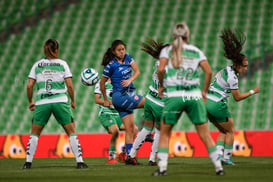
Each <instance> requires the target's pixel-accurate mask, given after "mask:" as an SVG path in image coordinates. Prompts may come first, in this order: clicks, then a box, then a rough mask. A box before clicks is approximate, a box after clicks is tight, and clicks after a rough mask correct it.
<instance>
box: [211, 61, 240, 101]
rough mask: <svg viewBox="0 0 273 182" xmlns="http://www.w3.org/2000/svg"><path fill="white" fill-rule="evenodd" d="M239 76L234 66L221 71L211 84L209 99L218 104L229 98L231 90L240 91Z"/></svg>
mask: <svg viewBox="0 0 273 182" xmlns="http://www.w3.org/2000/svg"><path fill="white" fill-rule="evenodd" d="M238 76H239V74H238V73H236V72H235V70H234V68H233V67H232V66H227V67H226V68H224V69H222V70H220V71H219V72H218V73H216V75H215V77H214V79H213V81H212V82H211V84H210V87H209V92H208V94H207V98H208V99H210V100H213V101H216V102H218V101H220V100H222V99H226V98H228V97H229V96H230V93H231V92H230V90H237V89H239V86H238Z"/></svg>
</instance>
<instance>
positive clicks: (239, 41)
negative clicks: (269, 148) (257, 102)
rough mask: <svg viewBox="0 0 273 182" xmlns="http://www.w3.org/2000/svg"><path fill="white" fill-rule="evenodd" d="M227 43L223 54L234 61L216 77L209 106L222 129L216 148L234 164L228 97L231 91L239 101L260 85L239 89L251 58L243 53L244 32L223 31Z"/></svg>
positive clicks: (216, 123)
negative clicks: (240, 79) (247, 89)
mask: <svg viewBox="0 0 273 182" xmlns="http://www.w3.org/2000/svg"><path fill="white" fill-rule="evenodd" d="M220 37H221V38H222V40H223V43H224V51H225V54H224V56H225V57H226V58H227V59H229V60H231V61H232V62H233V64H232V65H231V66H227V67H225V68H224V69H222V70H220V71H219V72H218V73H217V74H216V75H215V77H214V79H213V81H212V83H211V85H210V88H209V91H208V95H207V102H206V108H207V111H208V118H209V120H210V121H211V122H212V123H213V124H214V125H215V126H216V127H217V128H218V129H219V131H220V133H219V135H218V137H217V143H216V146H217V150H218V153H219V156H220V158H221V161H222V163H223V164H227V165H235V163H233V162H232V160H231V156H232V150H233V142H234V132H235V129H234V124H233V122H234V121H233V118H232V116H231V113H230V111H229V109H228V105H227V98H228V97H229V96H230V95H231V94H232V96H233V98H234V99H235V100H236V101H240V100H243V99H246V98H247V97H249V96H251V95H253V94H255V93H258V92H259V91H260V88H259V87H258V86H256V87H254V88H253V89H252V90H250V91H248V92H246V93H240V92H239V85H238V77H239V74H245V73H246V71H247V66H248V60H247V58H246V56H245V55H243V54H241V50H242V46H243V44H244V43H245V40H246V39H245V36H244V34H243V33H241V32H237V34H236V33H235V32H232V30H230V29H226V30H223V31H222V35H221V36H220Z"/></svg>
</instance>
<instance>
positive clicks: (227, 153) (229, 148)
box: [224, 145, 233, 159]
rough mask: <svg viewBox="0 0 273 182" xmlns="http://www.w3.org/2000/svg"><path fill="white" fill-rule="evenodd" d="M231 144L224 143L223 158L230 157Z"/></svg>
mask: <svg viewBox="0 0 273 182" xmlns="http://www.w3.org/2000/svg"><path fill="white" fill-rule="evenodd" d="M232 150H233V145H225V150H224V159H231V156H232Z"/></svg>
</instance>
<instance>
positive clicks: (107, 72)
mask: <svg viewBox="0 0 273 182" xmlns="http://www.w3.org/2000/svg"><path fill="white" fill-rule="evenodd" d="M102 75H103V76H105V77H107V78H110V77H111V76H112V67H111V64H107V65H106V66H104V69H103V73H102Z"/></svg>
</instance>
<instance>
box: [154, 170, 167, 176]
mask: <svg viewBox="0 0 273 182" xmlns="http://www.w3.org/2000/svg"><path fill="white" fill-rule="evenodd" d="M152 176H167V171H166V170H164V171H162V172H160V170H159V169H157V170H156V171H155V172H153V173H152Z"/></svg>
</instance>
